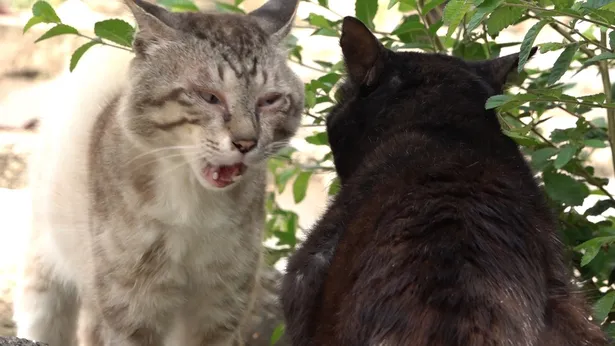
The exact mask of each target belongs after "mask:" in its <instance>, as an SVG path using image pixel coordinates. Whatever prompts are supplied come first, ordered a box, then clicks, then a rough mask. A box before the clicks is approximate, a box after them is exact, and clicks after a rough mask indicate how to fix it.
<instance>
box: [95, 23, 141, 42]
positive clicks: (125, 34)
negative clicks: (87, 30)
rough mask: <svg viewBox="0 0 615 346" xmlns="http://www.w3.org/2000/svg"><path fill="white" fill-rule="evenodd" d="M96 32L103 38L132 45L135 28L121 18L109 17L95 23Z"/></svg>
mask: <svg viewBox="0 0 615 346" xmlns="http://www.w3.org/2000/svg"><path fill="white" fill-rule="evenodd" d="M94 33H95V34H96V36H98V37H100V38H102V39H105V40H109V41H111V42H114V43H117V44H119V45H122V46H124V47H131V46H132V39H133V37H134V34H135V28H133V27H132V25H130V24H128V23H127V22H125V21H123V20H121V19H108V20H103V21H101V22H98V23H96V24H94Z"/></svg>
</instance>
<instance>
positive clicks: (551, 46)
mask: <svg viewBox="0 0 615 346" xmlns="http://www.w3.org/2000/svg"><path fill="white" fill-rule="evenodd" d="M539 46H540V53H542V54H544V53H546V52H551V51H554V50H560V49H562V48H564V47H566V44H565V43H561V42H547V43H541V44H540V45H539Z"/></svg>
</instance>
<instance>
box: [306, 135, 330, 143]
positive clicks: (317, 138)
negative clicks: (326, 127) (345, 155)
mask: <svg viewBox="0 0 615 346" xmlns="http://www.w3.org/2000/svg"><path fill="white" fill-rule="evenodd" d="M305 141H306V142H308V143H310V144H314V145H328V144H329V137H328V136H327V133H326V132H320V133H317V134H315V135H312V136H308V137H305Z"/></svg>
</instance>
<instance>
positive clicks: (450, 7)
mask: <svg viewBox="0 0 615 346" xmlns="http://www.w3.org/2000/svg"><path fill="white" fill-rule="evenodd" d="M471 8H472V1H471V0H451V1H450V2H449V3H448V4H446V7H445V8H444V23H445V24H447V25H448V31H447V32H446V37H451V35H452V34H453V33H454V32H455V30H456V29H457V27H458V26H459V24H460V23H461V21H462V20H463V17H464V16H465V15H466V13H468V11H469V10H470V9H471Z"/></svg>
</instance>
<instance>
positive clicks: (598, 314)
mask: <svg viewBox="0 0 615 346" xmlns="http://www.w3.org/2000/svg"><path fill="white" fill-rule="evenodd" d="M613 304H615V291H609V292H608V293H607V294H605V295H604V296H602V297H601V298H600V299H598V301H597V302H596V303H595V304H594V318H595V319H596V320H597V321H599V322H602V321H604V319H605V318H606V317H607V316H608V315H609V313H610V312H611V309H612V308H613Z"/></svg>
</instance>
